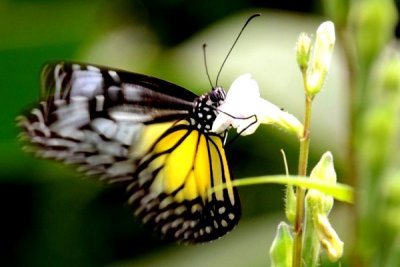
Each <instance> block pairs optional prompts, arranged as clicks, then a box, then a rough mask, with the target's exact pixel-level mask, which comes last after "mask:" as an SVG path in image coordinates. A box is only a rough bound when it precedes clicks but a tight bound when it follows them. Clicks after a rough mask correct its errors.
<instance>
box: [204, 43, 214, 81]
mask: <svg viewBox="0 0 400 267" xmlns="http://www.w3.org/2000/svg"><path fill="white" fill-rule="evenodd" d="M206 48H207V44H206V43H204V44H203V59H204V67H205V68H206V74H207V78H208V81H209V83H210V85H211V88H213V84H212V81H211V78H210V73H209V72H208V65H207V53H206Z"/></svg>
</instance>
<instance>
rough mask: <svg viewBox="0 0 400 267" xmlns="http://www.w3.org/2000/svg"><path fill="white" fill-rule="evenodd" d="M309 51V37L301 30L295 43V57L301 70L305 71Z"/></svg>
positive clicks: (308, 59)
mask: <svg viewBox="0 0 400 267" xmlns="http://www.w3.org/2000/svg"><path fill="white" fill-rule="evenodd" d="M310 51H311V38H310V37H309V36H308V35H307V33H304V32H302V33H300V36H299V38H298V39H297V45H296V59H297V64H298V65H299V67H300V70H301V72H305V71H306V70H307V67H308V62H309V61H310Z"/></svg>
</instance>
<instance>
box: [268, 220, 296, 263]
mask: <svg viewBox="0 0 400 267" xmlns="http://www.w3.org/2000/svg"><path fill="white" fill-rule="evenodd" d="M292 250H293V237H292V236H291V234H290V227H289V225H287V224H286V223H285V222H281V223H279V225H278V230H277V233H276V236H275V238H274V241H273V242H272V245H271V248H270V250H269V255H270V259H271V266H272V267H287V266H292Z"/></svg>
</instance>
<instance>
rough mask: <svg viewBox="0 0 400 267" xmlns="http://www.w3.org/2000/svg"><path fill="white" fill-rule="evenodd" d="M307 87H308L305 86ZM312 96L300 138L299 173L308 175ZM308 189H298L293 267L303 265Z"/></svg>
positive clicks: (304, 74) (307, 102)
mask: <svg viewBox="0 0 400 267" xmlns="http://www.w3.org/2000/svg"><path fill="white" fill-rule="evenodd" d="M303 81H304V86H307V76H306V72H305V71H304V72H303ZM304 88H306V87H304ZM311 111H312V97H311V96H309V95H307V93H306V99H305V107H304V131H303V136H302V137H301V138H300V151H299V167H298V175H299V176H306V175H307V164H308V154H309V147H310V126H311ZM305 194H306V190H305V189H304V188H301V187H297V189H296V218H295V225H294V243H293V264H292V266H293V267H301V263H302V259H303V257H302V250H303V224H304V216H305V211H304V205H305Z"/></svg>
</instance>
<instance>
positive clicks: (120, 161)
mask: <svg viewBox="0 0 400 267" xmlns="http://www.w3.org/2000/svg"><path fill="white" fill-rule="evenodd" d="M196 97H197V96H196V95H195V94H193V93H192V92H190V91H188V90H186V89H184V88H182V87H179V86H177V85H174V84H171V83H169V82H166V81H163V80H160V79H157V78H153V77H148V76H145V75H141V74H135V73H129V72H124V71H120V70H113V69H109V68H101V67H97V66H90V65H81V64H74V63H71V64H69V63H57V64H49V65H46V66H45V68H44V69H43V72H42V96H41V102H40V105H39V106H38V107H36V108H34V109H32V111H31V112H30V114H28V115H26V116H20V117H19V118H18V124H19V126H20V127H22V128H23V136H25V137H26V139H27V140H28V141H29V145H28V148H32V149H33V150H34V151H35V153H36V155H37V156H39V157H42V158H49V159H56V160H59V161H63V162H65V163H67V164H78V165H79V166H80V167H79V170H80V171H83V172H84V173H85V174H86V175H96V176H98V177H100V178H102V179H106V180H108V181H110V182H114V181H120V180H130V179H132V173H133V171H134V169H135V168H136V166H135V164H136V161H137V159H136V158H134V157H131V156H130V155H129V154H130V153H131V154H132V153H133V154H134V149H135V146H134V144H135V143H136V142H137V140H138V138H140V136H141V134H142V131H143V129H144V128H145V127H146V124H151V123H156V122H163V121H174V120H177V119H182V118H186V117H187V116H188V113H189V111H190V110H191V109H192V108H193V101H194V99H195V98H196ZM140 156H141V155H137V157H140Z"/></svg>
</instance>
